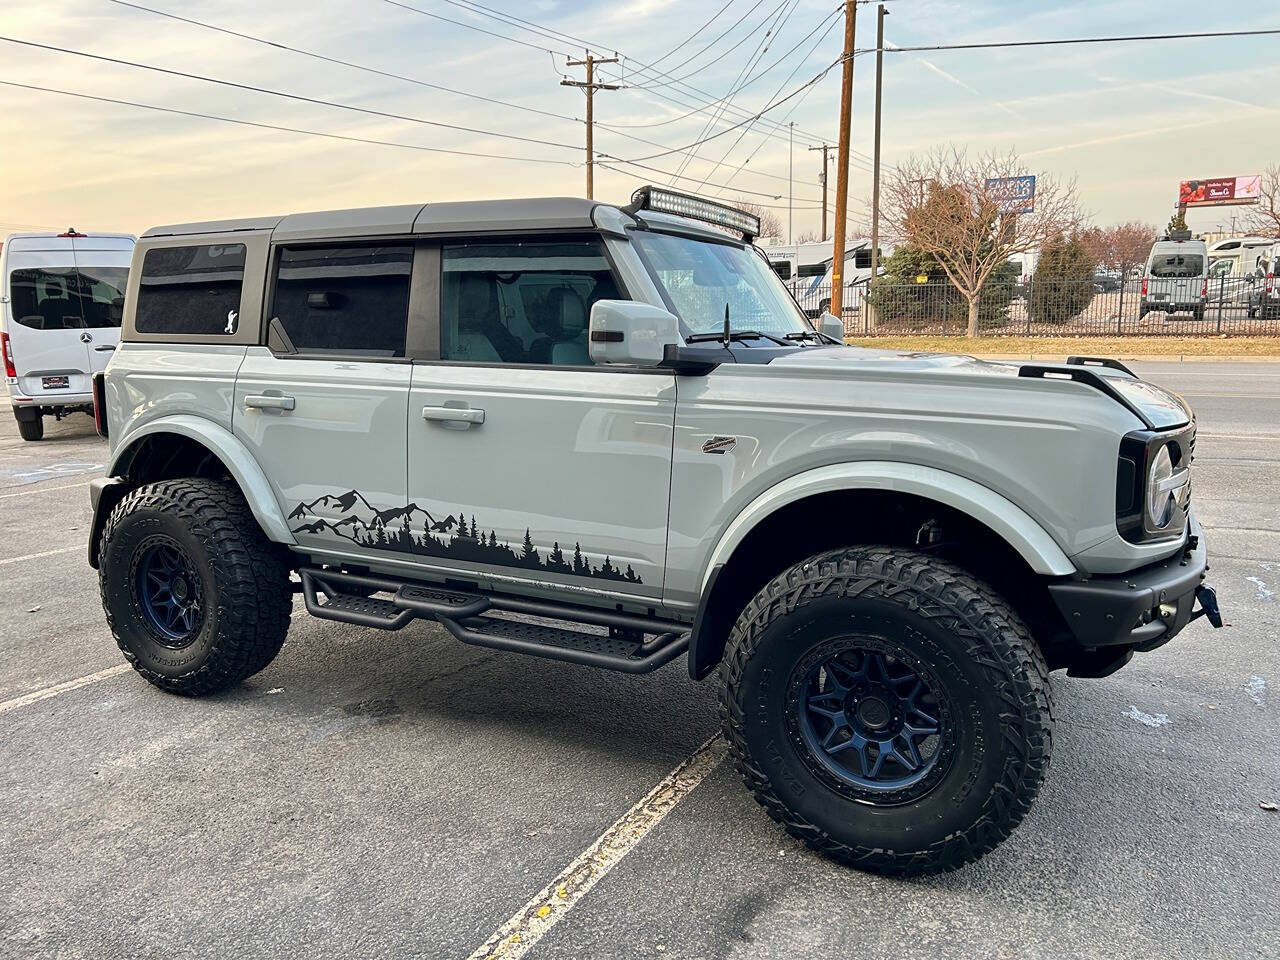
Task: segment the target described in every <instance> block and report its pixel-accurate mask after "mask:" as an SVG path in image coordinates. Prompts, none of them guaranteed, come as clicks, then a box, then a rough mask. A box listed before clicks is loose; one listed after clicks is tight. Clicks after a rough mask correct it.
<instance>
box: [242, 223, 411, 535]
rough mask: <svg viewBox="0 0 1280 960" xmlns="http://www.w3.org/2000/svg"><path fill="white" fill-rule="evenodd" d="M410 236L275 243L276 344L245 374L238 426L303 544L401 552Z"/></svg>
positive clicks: (262, 349) (272, 306)
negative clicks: (384, 238) (366, 240)
mask: <svg viewBox="0 0 1280 960" xmlns="http://www.w3.org/2000/svg"><path fill="white" fill-rule="evenodd" d="M413 258H414V244H413V242H412V241H397V240H384V241H370V242H361V241H342V242H337V243H299V244H286V245H282V246H279V247H277V248H275V250H274V252H273V255H272V258H271V267H270V271H269V274H268V277H267V289H266V295H267V298H268V299H267V308H266V312H265V314H264V317H265V319H266V323H267V325H268V331H269V332H268V343H267V345H265V346H252V347H249V349H248V351H247V352H246V354H245V358H244V362H243V363H242V364H241V366H240V372H239V374H238V375H237V377H236V389H235V407H234V414H233V419H232V425H233V431H234V433H235V435H236V436H237V437H239V438H240V440H242V441H243V442H244V443H245V445H246V446H248V447H249V449H250V452H251V453H252V454H253V456H254V458H255V459H256V460H257V462H258V463H259V464H260V465H261V466H262V469H263V472H264V473H265V474H266V476H267V478H268V479H269V480H270V482H271V486H272V489H273V491H274V493H275V496H276V500H277V501H278V503H279V505H280V509H281V510H282V511H283V512H284V514H285V516H286V518H287V520H288V523H289V528H290V530H291V531H292V533H293V535H294V536H295V537H296V538H297V541H298V543H299V545H301V546H303V547H306V548H310V549H312V550H314V551H316V552H322V551H325V550H329V551H336V552H340V553H341V554H343V555H344V556H350V555H352V554H356V555H361V554H363V555H367V556H369V557H371V558H373V557H377V556H385V555H387V554H388V552H389V551H394V550H397V549H400V547H399V544H401V543H402V541H404V540H406V539H407V537H408V530H409V526H410V523H411V522H414V523H416V522H419V521H421V512H420V511H418V510H415V509H414V508H413V506H412V504H409V503H408V502H407V501H406V498H405V470H406V454H405V430H406V417H405V410H406V404H407V403H408V396H409V378H410V373H411V371H412V365H411V363H410V361H409V359H408V358H407V350H406V337H407V323H408V314H409V303H410V291H409V287H410V276H411V271H412V265H413Z"/></svg>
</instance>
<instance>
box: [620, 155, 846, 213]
mask: <svg viewBox="0 0 1280 960" xmlns="http://www.w3.org/2000/svg"><path fill="white" fill-rule="evenodd" d="M614 163H622V164H625V165H626V166H631V167H642V168H643V169H647V170H653V169H654V168H652V167H643V164H638V163H628V162H627V161H626V160H610V161H605V160H598V161H596V164H597V166H599V167H600V168H601V169H604V170H608V171H609V172H610V173H616V174H618V175H619V176H623V177H626V176H631V174H628V173H627V171H625V170H619V169H618V168H617V167H615V166H613V164H614ZM655 172H657V173H663V171H660V170H658V171H655ZM677 179H680V180H688V179H690V178H689V177H679V178H677ZM738 192H739V193H745V192H747V191H738ZM771 199H777V197H772V198H771ZM746 202H747V203H752V204H755V205H756V206H757V207H765V208H766V209H769V210H785V209H787V205H786V204H785V203H759V202H757V201H755V200H748V201H746ZM794 209H796V210H820V209H822V208H821V207H819V206H817V205H813V206H803V207H802V206H800V205H799V204H797V205H796V206H795V207H794Z"/></svg>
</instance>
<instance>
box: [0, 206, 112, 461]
mask: <svg viewBox="0 0 1280 960" xmlns="http://www.w3.org/2000/svg"><path fill="white" fill-rule="evenodd" d="M134 241H135V238H134V237H133V236H131V235H129V234H124V233H99V234H92V235H88V234H83V233H77V232H76V231H75V230H74V229H72V230H68V231H67V232H66V233H58V234H54V233H15V234H11V235H10V236H9V238H8V239H7V240H5V242H4V246H3V249H0V346H2V349H3V354H4V373H5V383H7V384H8V386H9V400H10V402H11V403H12V405H13V415H14V417H15V418H16V419H17V421H18V432H19V433H21V434H22V439H24V440H39V439H41V438H42V437H43V436H44V418H45V417H46V416H53V417H55V418H57V419H59V420H61V419H62V418H63V417H64V416H65V415H67V414H69V413H75V412H83V413H90V414H91V413H92V412H93V394H92V378H93V374H94V373H96V372H97V371H99V370H103V369H105V368H106V366H107V361H108V360H110V359H111V352H112V351H113V350H115V348H116V344H117V343H118V342H119V340H120V318H121V316H122V314H123V309H124V290H125V286H126V281H127V280H128V277H129V261H130V259H132V257H133V245H134Z"/></svg>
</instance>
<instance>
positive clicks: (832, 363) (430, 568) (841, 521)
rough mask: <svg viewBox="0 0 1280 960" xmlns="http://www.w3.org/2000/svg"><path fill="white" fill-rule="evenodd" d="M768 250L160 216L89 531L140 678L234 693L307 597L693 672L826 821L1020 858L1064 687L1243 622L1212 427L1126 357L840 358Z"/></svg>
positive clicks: (807, 834) (680, 230)
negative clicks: (1224, 539)
mask: <svg viewBox="0 0 1280 960" xmlns="http://www.w3.org/2000/svg"><path fill="white" fill-rule="evenodd" d="M757 230H758V224H757V223H756V222H755V220H754V218H751V217H749V216H747V215H745V214H743V213H741V212H739V211H736V210H733V209H731V208H727V207H723V206H720V205H718V204H713V203H709V202H706V201H702V200H699V199H697V198H693V197H688V196H684V195H680V194H674V193H670V192H667V191H660V190H658V189H656V188H644V189H641V190H640V191H638V192H637V194H636V195H635V197H634V198H633V202H632V203H631V204H630V205H629V206H626V207H616V206H610V205H607V204H602V203H592V202H588V201H585V200H577V199H540V200H512V201H494V202H466V203H441V204H428V205H426V206H423V205H421V204H417V205H413V206H403V207H390V208H382V209H368V210H347V211H339V212H333V213H316V214H302V215H294V216H287V217H271V218H263V219H258V220H243V221H229V222H221V223H202V224H191V225H185V226H173V227H163V228H157V229H155V230H152V231H150V232H149V233H147V234H146V235H145V236H144V237H143V238H142V239H141V240H140V241H139V242H138V246H137V251H136V254H135V258H134V262H133V269H132V271H131V273H130V278H129V288H128V292H127V297H126V306H125V316H124V327H123V337H122V343H121V346H120V348H119V350H118V351H117V352H116V353H115V355H114V357H113V359H112V361H111V364H110V366H109V367H108V369H107V371H106V373H105V376H104V377H103V378H101V379H100V382H99V384H98V405H99V410H98V413H99V418H98V419H99V425H100V429H103V430H108V428H109V435H110V439H111V447H112V452H111V458H110V467H109V469H108V475H107V477H105V478H103V479H100V480H97V481H95V482H94V483H93V485H92V497H93V505H94V521H93V532H92V536H91V539H90V543H89V559H90V563H92V564H93V565H94V566H95V567H97V568H98V569H99V571H100V580H101V587H102V598H103V606H104V608H105V610H106V615H107V621H108V623H109V624H110V626H111V629H112V632H113V633H114V634H115V637H116V640H117V642H118V643H119V646H120V649H121V650H122V651H123V652H124V655H125V657H126V659H128V661H129V662H130V663H132V664H133V665H134V667H135V668H136V669H137V670H138V672H139V673H141V674H142V675H143V676H144V677H146V678H147V679H148V680H149V681H150V682H151V683H153V684H155V685H156V686H158V687H161V688H162V689H164V690H168V691H171V692H173V693H179V694H184V695H189V696H198V695H203V694H209V693H214V692H216V691H218V690H222V689H224V688H226V687H228V686H231V685H233V684H237V683H239V682H240V681H242V680H244V679H245V678H246V677H249V676H251V675H252V674H254V673H256V672H257V671H259V670H261V669H263V668H264V667H265V666H266V665H267V664H269V663H270V662H271V660H272V658H273V657H275V655H276V654H277V652H278V651H279V650H280V647H281V644H283V643H284V639H285V634H286V632H287V630H288V628H289V620H290V613H291V609H292V606H291V604H292V595H293V593H294V592H295V591H300V592H301V593H302V594H303V596H304V598H305V602H306V608H307V610H308V612H310V613H311V614H312V615H313V616H316V617H322V618H325V619H329V620H339V621H345V622H347V623H352V624H357V625H359V626H363V627H376V628H380V629H386V630H398V629H400V628H402V627H404V626H406V625H408V624H409V623H410V622H411V621H413V620H415V619H427V620H434V621H436V622H437V623H439V624H440V625H441V626H442V627H444V629H445V630H446V631H448V633H450V634H452V636H453V637H455V638H456V639H457V640H459V641H461V642H463V643H467V644H474V645H478V646H483V647H490V648H494V649H498V650H506V651H511V652H516V653H524V654H530V655H533V656H540V657H549V658H552V659H556V660H563V661H567V662H571V663H578V664H586V665H589V666H593V667H600V668H605V669H612V670H620V671H623V672H626V673H644V672H647V671H650V670H654V669H656V668H658V667H661V666H662V665H664V664H667V663H669V662H670V661H672V660H675V659H676V658H678V657H684V658H686V659H687V662H688V669H689V672H690V674H691V675H692V676H693V677H695V678H698V679H701V678H704V677H707V676H709V675H710V674H711V673H712V672H714V671H715V670H716V668H717V666H718V667H719V680H718V683H719V686H720V711H721V717H722V720H723V726H724V733H725V736H726V738H727V739H728V741H729V744H730V746H731V749H732V751H733V754H734V756H735V758H736V761H737V765H738V769H739V770H740V771H741V773H742V776H743V778H744V779H745V780H746V782H747V785H748V787H749V788H750V789H751V791H752V792H753V793H754V794H755V796H756V798H757V799H758V800H759V801H760V803H761V804H763V806H764V807H765V809H766V810H767V811H768V813H769V815H770V816H772V817H773V818H775V819H776V820H778V821H779V822H780V823H781V824H782V825H783V826H784V827H785V828H786V829H787V830H788V831H790V832H791V833H793V834H794V835H795V836H797V837H798V838H800V839H801V840H803V841H804V842H805V843H807V844H809V845H810V846H812V847H814V848H815V849H818V850H821V851H823V852H825V853H827V854H829V855H831V856H833V857H835V858H837V859H840V860H842V861H844V862H847V863H850V864H853V865H855V866H858V867H862V868H865V869H870V870H877V871H881V872H885V873H898V874H905V873H920V872H927V871H933V870H940V869H948V868H953V867H956V866H958V865H960V864H963V863H966V862H969V861H971V860H974V859H976V858H978V857H979V856H981V855H982V854H983V853H985V852H986V851H988V850H990V849H992V848H993V847H995V846H996V845H997V844H998V843H1000V842H1001V840H1003V839H1004V838H1005V837H1006V836H1008V834H1009V833H1010V831H1011V830H1012V829H1013V828H1014V827H1015V826H1016V825H1017V824H1018V822H1019V821H1020V820H1021V819H1022V817H1023V816H1024V815H1025V813H1026V812H1027V809H1028V807H1029V805H1030V803H1031V801H1032V799H1033V798H1034V796H1035V794H1036V792H1037V790H1038V789H1039V787H1040V784H1041V782H1042V780H1043V779H1044V776H1045V773H1046V770H1047V768H1048V764H1049V752H1050V744H1051V739H1052V729H1053V704H1052V692H1051V689H1050V684H1049V681H1048V674H1049V671H1051V670H1055V669H1063V668H1065V669H1067V670H1068V671H1069V672H1071V673H1072V674H1074V675H1077V676H1094V677H1100V676H1104V675H1106V674H1108V673H1110V672H1112V671H1114V670H1116V669H1118V668H1119V667H1121V666H1123V665H1124V664H1125V663H1126V662H1127V661H1128V660H1129V658H1130V657H1131V656H1132V655H1133V653H1134V652H1135V651H1144V650H1150V649H1152V648H1154V647H1157V646H1159V645H1161V644H1163V643H1165V642H1166V641H1168V640H1169V639H1170V638H1172V637H1173V636H1174V635H1175V634H1177V633H1178V632H1179V631H1180V630H1182V629H1183V627H1185V626H1186V625H1187V624H1188V622H1190V621H1191V620H1193V619H1195V618H1196V617H1198V616H1200V615H1201V614H1207V615H1208V617H1209V619H1210V620H1211V621H1215V622H1216V620H1217V608H1216V604H1215V603H1214V601H1213V594H1212V591H1211V590H1209V588H1208V587H1206V586H1204V585H1203V580H1204V574H1205V569H1206V560H1205V544H1204V539H1203V537H1202V535H1201V533H1200V529H1199V527H1198V525H1197V523H1196V520H1195V518H1194V515H1193V514H1192V511H1191V509H1190V505H1189V493H1190V473H1189V469H1188V468H1189V466H1190V463H1191V459H1192V450H1193V446H1194V441H1195V428H1194V421H1193V419H1192V416H1191V411H1190V409H1189V408H1188V407H1187V406H1186V405H1185V404H1184V403H1183V401H1182V400H1181V399H1179V398H1178V397H1176V396H1174V395H1172V394H1170V393H1167V392H1165V391H1164V390H1161V389H1159V388H1157V387H1154V386H1152V385H1150V384H1148V383H1145V382H1143V381H1141V380H1139V379H1137V378H1135V377H1134V376H1133V375H1132V374H1131V373H1130V372H1129V371H1128V370H1126V369H1125V368H1124V367H1122V366H1120V365H1119V364H1116V363H1114V362H1110V361H1101V360H1090V359H1084V358H1073V360H1072V361H1071V362H1069V363H1067V364H1064V365H1058V366H1028V365H1022V366H1019V365H1010V364H993V363H984V362H980V361H978V360H974V359H972V358H969V357H960V356H945V355H937V354H906V353H896V352H892V351H884V350H868V349H860V348H855V347H848V346H845V345H844V344H843V342H842V341H840V340H838V339H836V338H835V337H833V336H831V335H830V334H828V333H826V332H824V331H829V330H837V331H838V330H839V329H840V326H839V321H838V320H836V319H835V318H833V317H824V318H823V320H822V322H821V323H820V325H819V327H818V328H817V329H815V328H814V327H812V326H810V324H809V323H808V322H807V321H806V319H805V316H804V313H803V312H802V311H801V310H800V309H799V308H798V307H797V305H796V303H795V301H794V300H793V299H792V298H791V297H790V296H789V295H788V293H787V291H786V289H785V287H784V286H783V285H782V283H781V282H780V281H779V280H778V278H777V277H776V276H775V275H774V274H773V272H772V271H771V270H770V269H769V266H768V263H767V262H766V260H765V259H764V257H763V256H761V255H760V254H759V252H758V251H757V250H756V249H755V248H754V247H753V246H752V244H751V240H752V238H753V236H754V235H755V234H756V232H757ZM295 574H296V577H297V580H296V581H295V580H294V575H295ZM1197 599H1198V600H1199V604H1197Z"/></svg>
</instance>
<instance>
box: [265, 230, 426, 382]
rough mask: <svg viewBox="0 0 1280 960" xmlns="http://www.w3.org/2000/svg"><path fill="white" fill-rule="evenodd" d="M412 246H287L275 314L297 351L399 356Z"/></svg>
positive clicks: (281, 261) (278, 271) (278, 268)
mask: <svg viewBox="0 0 1280 960" xmlns="http://www.w3.org/2000/svg"><path fill="white" fill-rule="evenodd" d="M412 269H413V245H412V244H408V243H404V244H390V245H386V246H363V247H351V246H344V247H285V248H284V249H282V250H281V251H280V257H279V260H278V263H277V266H276V286H275V296H274V298H273V299H272V301H271V302H272V307H271V310H272V315H273V317H274V318H278V319H279V321H280V323H281V325H282V326H283V327H284V331H285V333H286V334H287V335H288V337H289V340H290V341H291V343H292V345H293V348H294V349H295V350H297V351H298V352H299V353H315V354H325V353H333V354H348V355H350V354H358V355H367V356H370V357H403V356H404V341H405V328H406V327H407V326H408V322H409V275H410V272H411V271H412Z"/></svg>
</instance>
